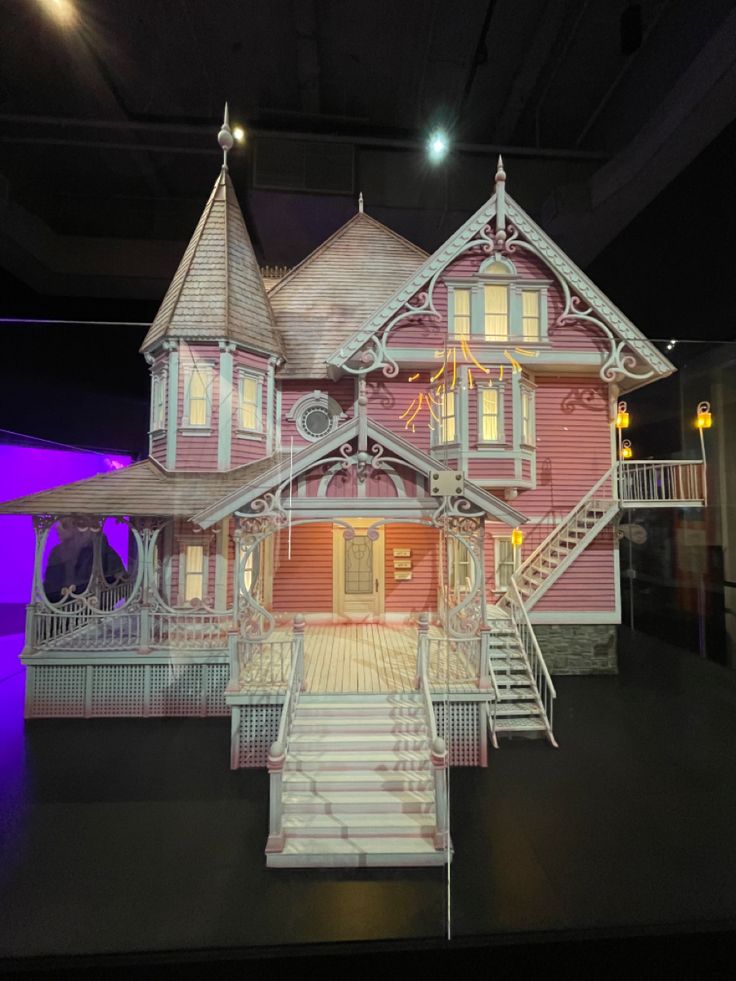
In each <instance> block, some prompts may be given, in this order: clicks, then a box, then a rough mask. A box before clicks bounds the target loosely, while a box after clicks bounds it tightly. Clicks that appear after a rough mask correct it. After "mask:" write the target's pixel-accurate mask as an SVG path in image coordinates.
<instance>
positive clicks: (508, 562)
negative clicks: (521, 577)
mask: <svg viewBox="0 0 736 981" xmlns="http://www.w3.org/2000/svg"><path fill="white" fill-rule="evenodd" d="M493 546H494V554H495V559H496V576H495V580H496V592H499V593H500V592H506V590H507V589H508V588H509V583H510V582H511V576H512V575H513V574H514V560H515V555H514V546H513V545H512V544H511V539H510V538H501V537H498V538H494V541H493Z"/></svg>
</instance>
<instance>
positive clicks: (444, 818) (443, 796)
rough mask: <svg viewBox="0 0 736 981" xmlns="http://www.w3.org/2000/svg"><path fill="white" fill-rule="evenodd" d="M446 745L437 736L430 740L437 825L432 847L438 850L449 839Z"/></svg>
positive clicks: (444, 846) (443, 846)
mask: <svg viewBox="0 0 736 981" xmlns="http://www.w3.org/2000/svg"><path fill="white" fill-rule="evenodd" d="M447 762H448V760H447V746H446V745H445V740H444V739H441V738H440V737H439V736H438V737H437V738H436V739H435V740H434V741H433V742H432V771H433V773H434V807H435V814H436V816H437V826H436V828H435V833H434V847H435V848H436V849H437V850H438V851H440V850H441V849H443V848H447V845H448V839H449V825H448V818H449V814H448V810H447Z"/></svg>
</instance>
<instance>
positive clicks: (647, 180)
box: [0, 0, 736, 431]
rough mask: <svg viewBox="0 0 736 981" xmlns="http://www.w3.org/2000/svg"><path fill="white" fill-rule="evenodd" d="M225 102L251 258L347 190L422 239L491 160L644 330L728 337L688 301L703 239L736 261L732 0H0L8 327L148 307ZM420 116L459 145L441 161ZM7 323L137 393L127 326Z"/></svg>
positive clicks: (709, 252) (473, 193) (0, 146)
mask: <svg viewBox="0 0 736 981" xmlns="http://www.w3.org/2000/svg"><path fill="white" fill-rule="evenodd" d="M64 4H67V6H68V7H69V9H71V10H72V11H73V12H75V14H76V17H75V23H74V24H73V25H72V26H71V27H69V26H67V27H64V26H63V25H61V24H59V23H58V22H57V21H56V20H55V19H54V17H53V16H52V13H51V12H52V11H53V10H54V9H57V10H58V9H59V7H60V6H61V7H63V6H64ZM226 99H227V100H229V103H230V114H231V121H232V122H233V124H234V123H236V122H237V123H240V124H241V125H242V126H243V127H244V128H245V129H246V133H247V137H246V141H245V144H244V145H243V146H241V147H237V148H236V149H235V150H234V151H233V152H232V154H231V160H230V169H231V174H232V176H233V180H234V182H235V186H236V189H237V192H238V195H239V197H240V202H241V205H242V207H243V210H244V212H245V214H246V221H247V223H248V226H249V229H250V231H251V235H252V237H253V240H254V245H255V247H256V250H257V252H258V255H259V259H260V260H261V261H262V262H263V263H264V264H265V263H268V264H285V265H292V264H294V263H295V262H297V261H299V260H300V259H301V258H303V257H304V255H305V254H307V253H308V252H309V251H311V249H313V248H314V247H315V246H316V245H318V244H319V243H320V242H321V241H322V240H324V239H325V238H326V237H327V236H328V235H329V234H331V233H332V232H333V231H334V230H335V228H337V227H338V226H339V225H340V224H342V223H343V222H344V221H345V220H346V219H347V218H348V217H349V216H350V215H351V214H353V212H354V210H355V207H356V199H357V195H358V192H359V191H362V192H363V193H364V195H365V200H366V210H367V211H368V212H369V213H370V214H372V215H373V216H375V217H376V218H378V219H379V220H381V221H383V222H385V223H386V224H387V225H389V226H390V227H392V228H394V229H396V230H397V231H399V232H400V233H402V234H403V235H405V236H406V237H407V238H409V239H411V240H413V241H415V242H417V243H418V244H420V245H422V246H423V247H424V248H426V249H428V250H432V249H434V248H435V247H436V246H437V245H439V244H440V243H441V242H442V241H443V240H444V239H445V238H446V237H447V236H448V235H449V234H450V233H451V232H452V231H453V230H454V229H455V228H456V227H457V226H458V225H460V224H461V223H462V222H463V221H464V220H465V219H466V218H467V217H468V216H469V215H470V214H471V213H472V212H473V211H474V210H476V208H477V207H478V206H479V205H480V204H481V203H482V202H483V201H484V200H485V199H486V198H487V197H488V195H489V193H490V189H491V182H492V176H493V173H494V170H495V160H496V156H497V154H498V152H499V151H502V152H503V154H504V160H505V163H506V169H507V172H508V175H509V178H508V187H509V192H510V193H511V194H512V195H513V197H514V198H515V199H516V200H518V201H519V203H520V204H521V205H522V206H523V207H525V208H526V210H528V211H529V212H530V213H531V214H532V215H533V216H534V217H535V218H536V219H537V220H538V221H539V222H540V223H541V224H542V225H543V226H544V227H545V229H546V230H547V231H548V232H549V233H550V234H551V235H552V236H553V237H554V238H555V239H556V240H557V241H559V242H560V244H561V245H562V246H563V247H564V248H565V249H566V250H567V251H568V252H569V253H570V255H571V256H572V257H573V258H574V259H575V260H576V261H578V263H580V264H581V265H582V266H583V267H584V268H586V269H588V271H589V272H590V273H591V274H594V275H595V277H596V279H597V281H598V282H599V283H600V285H601V286H602V287H603V289H604V290H607V291H608V292H609V294H610V295H611V297H612V299H614V301H616V302H618V303H619V304H620V305H622V307H623V308H624V309H625V311H626V312H627V313H628V314H629V315H630V316H631V318H632V319H633V320H634V321H635V322H638V323H639V325H640V326H641V327H642V329H643V330H644V331H645V333H647V334H648V335H649V336H653V337H656V336H662V335H665V334H666V335H667V336H670V335H672V336H678V337H688V336H692V333H693V331H700V332H701V333H702V336H704V337H707V336H710V337H722V338H733V336H734V334H736V331H734V330H733V327H732V318H731V316H730V310H729V309H728V307H727V305H726V304H725V299H724V300H723V302H722V303H721V304H720V305H718V304H716V307H715V308H713V309H712V310H711V312H710V314H709V319H708V323H707V324H704V317H703V308H702V296H703V292H704V291H705V290H708V289H709V288H711V287H712V283H713V282H714V279H715V278H716V277H714V275H713V268H714V267H713V255H714V253H715V252H718V253H719V254H720V256H721V258H720V259H716V261H715V266H716V268H717V270H718V272H719V273H724V274H725V275H726V278H727V280H728V279H729V272H728V270H729V269H730V265H731V263H732V259H733V255H734V254H736V227H734V223H733V221H732V219H731V217H730V213H736V210H734V209H736V195H735V194H734V190H733V173H734V172H735V167H736V124H735V123H734V122H733V121H734V120H736V10H735V9H734V4H733V0H698V2H697V3H693V2H692V0H689V2H685V0H645V2H642V3H630V2H628V0H455V2H454V3H449V2H447V0H445V2H441V0H401V2H397V0H392V2H388V0H371V2H368V0H366V2H357V0H268V2H244V0H155V2H151V0H116V2H115V3H112V2H103V0H13V2H10V3H7V2H6V3H5V4H3V5H2V6H0V287H2V293H3V296H4V302H3V304H1V305H0V306H1V307H4V309H0V316H4V317H9V316H18V317H20V316H23V315H26V316H31V317H32V316H39V315H44V316H48V317H52V318H53V317H56V318H62V319H63V318H69V319H99V320H115V321H118V320H133V321H141V322H144V321H148V320H150V319H151V318H152V316H153V314H154V313H155V309H156V305H157V302H158V301H159V300H160V298H161V297H162V295H163V293H164V291H165V289H166V286H167V285H168V281H169V279H170V277H171V276H172V274H173V272H174V270H175V268H176V265H177V262H178V260H179V258H180V256H181V253H182V251H183V249H184V246H185V244H186V241H187V239H188V238H189V236H190V235H191V232H192V230H193V228H194V225H195V223H196V221H197V218H198V216H199V213H200V211H201V208H202V206H203V204H204V201H205V200H206V198H207V195H208V193H209V191H210V188H211V185H212V183H213V181H214V179H215V177H216V175H217V172H218V169H219V165H220V161H221V155H220V152H219V150H218V147H217V143H216V134H217V130H218V128H219V123H220V120H221V118H222V108H223V103H224V102H225V100H226ZM435 126H442V127H444V128H445V129H446V130H447V131H448V133H449V134H450V136H451V138H452V144H453V149H452V152H451V154H450V156H449V157H448V159H447V160H446V161H445V162H444V163H442V164H441V165H438V166H433V165H431V164H429V163H428V161H427V158H426V152H425V141H426V138H427V135H428V133H429V132H430V131H431V129H432V128H433V127H435ZM732 206H733V207H732ZM729 211H730V213H729ZM704 256H707V258H704ZM724 256H728V259H727V260H726V259H725V258H724ZM688 275H690V277H691V281H690V284H689V289H687V290H684V291H683V290H682V287H681V283H682V277H687V276H688ZM726 293H727V290H726V289H724V290H723V291H722V296H723V297H724V298H725V297H726ZM675 297H676V298H677V302H675V299H674V298H675ZM680 297H683V300H682V302H680V299H679V298H680ZM698 298H701V299H698ZM699 303H700V305H699ZM683 311H686V312H687V315H682V316H680V314H681V313H683ZM698 316H699V317H700V318H699V319H698ZM637 318H643V322H642V321H641V319H640V320H637ZM6 329H7V330H12V331H13V332H14V341H13V343H14V345H16V349H17V350H18V351H19V352H21V355H22V356H21V358H20V360H21V361H23V360H24V358H25V357H26V355H27V352H28V349H29V345H30V344H35V345H36V349H38V346H39V343H42V344H43V346H44V348H45V350H46V352H47V358H48V357H51V358H52V364H53V369H54V370H56V371H57V372H58V371H61V373H62V374H64V373H68V372H72V373H74V374H75V377H77V378H80V379H81V380H82V381H84V382H85V383H86V384H89V385H90V386H93V385H94V382H93V376H94V372H92V371H90V369H89V366H88V365H87V364H86V362H85V361H84V358H81V357H80V355H79V352H81V351H87V350H88V349H89V348H90V347H91V346H93V344H94V345H97V347H98V349H100V348H104V349H105V350H106V352H107V353H108V354H110V355H112V356H113V357H115V358H116V359H118V358H119V359H122V360H119V361H118V364H119V366H125V369H126V370H125V371H123V370H122V369H121V371H120V372H119V374H120V376H121V377H122V378H123V379H125V378H126V377H127V378H128V380H127V381H124V380H123V381H121V380H117V381H115V380H112V379H110V378H108V384H109V385H110V386H111V388H112V389H115V388H117V389H118V390H119V391H120V392H121V393H123V394H128V395H131V396H134V397H136V396H140V395H141V393H142V392H143V390H144V387H145V370H144V366H143V365H142V363H141V364H140V365H138V362H137V360H136V361H135V365H136V367H135V369H134V368H133V367H132V365H133V363H134V360H133V359H137V354H136V349H137V343H138V340H139V337H138V334H139V333H141V331H140V330H138V329H137V328H125V329H124V328H120V329H119V330H118V329H115V328H109V330H110V331H114V333H108V334H106V335H105V337H104V338H101V336H100V332H99V329H97V332H96V333H95V334H94V335H92V334H90V333H89V332H86V333H85V331H84V329H83V328H81V327H79V328H74V331H75V333H74V340H73V341H71V335H67V334H64V335H61V336H59V335H58V334H57V335H56V336H55V337H54V338H53V339H51V336H50V335H49V334H46V335H44V337H43V339H42V338H41V335H39V334H38V333H34V332H33V330H32V329H31V328H30V327H29V328H28V329H27V330H26V331H25V332H24V333H23V334H21V328H20V326H19V325H15V326H8V327H6ZM697 336H701V334H697ZM70 341H71V344H70ZM70 347H71V348H72V349H73V350H74V351H75V352H76V353H75V354H74V355H73V356H72V354H70V353H68V352H69V348H70ZM64 350H66V351H67V353H66V355H64ZM49 352H51V353H49ZM80 363H81V367H80ZM128 368H129V369H130V370H129V371H128ZM35 369H37V370H43V369H42V368H39V362H38V360H37V361H36V364H35ZM87 376H90V377H87ZM132 378H135V381H134V382H131V381H130V379H132ZM32 425H33V423H32V420H30V417H27V418H26V427H27V429H28V431H30V429H31V426H32Z"/></svg>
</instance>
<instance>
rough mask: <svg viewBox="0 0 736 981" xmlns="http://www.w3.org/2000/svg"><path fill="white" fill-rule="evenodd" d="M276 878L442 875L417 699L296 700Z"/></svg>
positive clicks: (272, 851) (443, 854) (272, 855)
mask: <svg viewBox="0 0 736 981" xmlns="http://www.w3.org/2000/svg"><path fill="white" fill-rule="evenodd" d="M280 793H281V798H280V809H281V832H282V833H281V836H280V839H279V841H278V843H277V845H276V846H275V847H272V846H271V845H269V846H267V848H266V854H267V862H266V864H267V865H268V866H270V867H274V868H305V867H310V866H312V867H322V868H324V867H364V866H392V865H393V866H415V865H441V864H443V863H444V862H445V861H446V860H447V851H446V849H445V848H442V847H438V845H440V846H441V841H439V840H438V838H437V834H436V832H437V818H436V801H435V782H434V775H433V771H432V756H431V747H430V736H429V729H428V725H427V719H426V712H425V706H424V703H423V700H422V697H421V695H419V694H414V693H406V694H390V695H309V694H302V695H301V697H300V698H299V702H298V706H297V708H296V711H295V712H294V717H293V720H292V725H291V728H290V734H289V740H288V749H287V751H286V756H285V760H284V764H283V772H282V776H281V791H280Z"/></svg>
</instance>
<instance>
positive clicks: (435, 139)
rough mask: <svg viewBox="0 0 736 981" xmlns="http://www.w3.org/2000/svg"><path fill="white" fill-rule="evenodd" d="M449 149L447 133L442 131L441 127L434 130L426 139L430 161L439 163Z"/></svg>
mask: <svg viewBox="0 0 736 981" xmlns="http://www.w3.org/2000/svg"><path fill="white" fill-rule="evenodd" d="M449 149H450V141H449V140H448V138H447V134H446V133H443V132H442V130H441V129H438V130H435V131H434V133H432V135H431V136H430V138H429V140H428V141H427V153H428V154H429V159H430V160H431V161H432V163H439V162H440V160H444V158H445V157H446V156H447V151H448V150H449Z"/></svg>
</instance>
